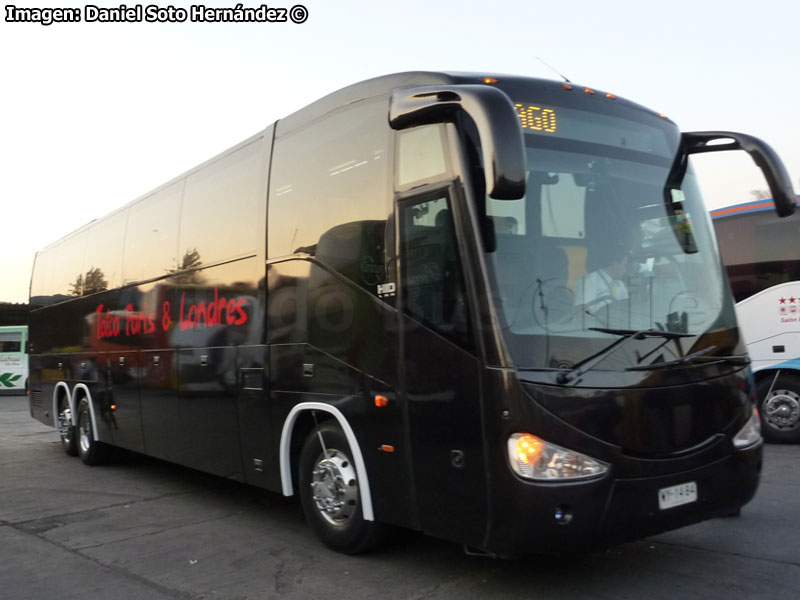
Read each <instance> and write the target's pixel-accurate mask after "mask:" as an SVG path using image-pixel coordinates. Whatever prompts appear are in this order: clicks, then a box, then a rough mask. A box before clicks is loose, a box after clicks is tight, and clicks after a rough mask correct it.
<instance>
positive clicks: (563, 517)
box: [554, 506, 572, 525]
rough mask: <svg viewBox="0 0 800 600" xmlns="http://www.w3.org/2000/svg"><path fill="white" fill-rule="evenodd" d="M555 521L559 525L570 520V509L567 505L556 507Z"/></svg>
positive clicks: (565, 523)
mask: <svg viewBox="0 0 800 600" xmlns="http://www.w3.org/2000/svg"><path fill="white" fill-rule="evenodd" d="M554 516H555V518H556V523H558V524H559V525H567V524H569V522H570V521H572V510H571V509H570V507H569V506H559V507H558V508H556V513H555V515H554Z"/></svg>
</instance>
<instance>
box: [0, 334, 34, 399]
mask: <svg viewBox="0 0 800 600" xmlns="http://www.w3.org/2000/svg"><path fill="white" fill-rule="evenodd" d="M27 342H28V327H27V325H13V326H4V327H0V394H2V395H9V394H24V393H26V392H27V391H28V354H27V352H26V351H25V350H26V346H27Z"/></svg>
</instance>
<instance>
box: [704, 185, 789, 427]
mask: <svg viewBox="0 0 800 600" xmlns="http://www.w3.org/2000/svg"><path fill="white" fill-rule="evenodd" d="M798 204H800V197H799V198H798ZM711 218H712V220H713V223H714V228H715V229H716V233H717V239H718V242H719V247H720V251H721V253H722V260H723V262H724V263H725V268H726V270H727V272H728V279H729V280H730V284H731V288H732V290H733V295H734V298H735V300H736V313H737V317H738V320H739V326H740V327H741V328H742V332H743V334H744V338H745V340H747V350H748V353H749V354H750V358H751V360H752V361H753V362H752V368H753V374H754V376H755V378H756V384H757V392H758V397H759V398H758V400H759V411H760V413H761V423H762V429H763V434H764V437H765V438H766V439H767V440H768V441H772V442H800V217H798V216H797V215H794V216H792V217H789V218H785V219H779V218H777V217H776V216H775V211H774V207H773V202H772V200H769V199H767V200H757V201H755V202H747V203H745V204H736V205H734V206H728V207H725V208H719V209H716V210H712V211H711Z"/></svg>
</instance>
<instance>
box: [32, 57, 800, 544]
mask: <svg viewBox="0 0 800 600" xmlns="http://www.w3.org/2000/svg"><path fill="white" fill-rule="evenodd" d="M730 149H741V150H744V151H747V152H748V153H750V154H751V155H752V157H753V158H754V160H755V161H756V162H757V164H758V165H759V166H760V167H761V168H762V170H763V172H764V174H765V176H766V178H767V180H768V182H769V184H770V186H771V189H772V193H773V196H774V198H775V199H776V206H777V209H778V212H779V213H781V214H787V213H789V212H791V210H793V207H794V202H793V198H794V195H793V193H792V189H791V184H790V183H789V180H788V177H787V174H786V171H785V169H784V168H783V166H782V164H781V163H780V160H779V159H778V158H777V156H775V154H774V152H773V151H772V150H771V149H770V148H769V146H767V145H766V144H764V143H763V142H761V141H759V140H757V139H755V138H752V137H750V136H746V135H743V134H737V133H731V132H703V133H683V134H681V133H680V132H679V131H678V129H677V128H676V126H675V125H674V123H672V122H671V121H670V120H668V119H667V118H665V117H664V116H663V115H660V114H657V113H654V112H652V111H650V110H647V109H645V108H643V107H641V106H639V105H637V104H634V103H632V102H629V101H627V100H624V99H622V98H617V97H615V96H614V95H612V94H606V93H603V92H600V91H598V90H593V89H589V88H583V87H579V86H574V85H572V84H568V83H560V82H552V81H542V80H537V79H529V78H521V77H510V76H509V77H504V76H500V75H497V76H494V77H485V76H483V75H472V74H451V73H424V72H419V73H403V74H397V75H390V76H385V77H380V78H377V79H372V80H369V81H365V82H362V83H359V84H356V85H353V86H350V87H347V88H344V89H342V90H340V91H337V92H335V93H333V94H331V95H329V96H327V97H325V98H323V99H321V100H319V101H317V102H315V103H313V104H311V105H309V106H307V107H306V108H304V109H302V110H300V111H298V112H296V113H294V114H292V115H290V116H288V117H287V118H285V119H282V120H280V121H277V122H276V123H274V124H273V125H271V126H269V127H268V128H267V129H266V130H264V131H262V132H260V133H258V134H257V135H256V136H254V137H252V138H250V139H248V140H246V141H245V142H243V143H241V144H239V145H238V146H236V147H234V148H232V149H230V150H228V151H227V152H225V153H223V154H221V155H219V156H218V157H216V158H214V159H212V160H210V161H209V162H207V163H205V164H203V165H200V166H199V167H197V168H196V169H193V170H191V171H189V172H188V173H185V174H184V175H182V176H180V177H178V178H177V179H175V180H173V181H171V182H169V183H167V184H165V185H164V186H162V187H160V188H159V189H157V190H155V191H153V192H152V193H150V194H147V195H145V196H143V197H142V198H139V199H138V200H136V201H134V202H132V203H130V204H128V205H126V206H123V207H122V208H120V209H118V210H116V211H115V212H113V213H111V214H110V215H108V216H106V217H105V218H103V219H100V220H97V221H94V222H92V223H90V224H89V225H87V226H85V227H84V228H82V229H80V230H78V231H76V232H74V233H72V234H70V235H68V236H67V237H65V238H63V239H62V240H60V241H59V242H57V243H55V244H53V245H51V246H49V247H47V248H46V249H44V250H43V251H41V252H39V253H38V254H37V258H36V262H35V266H34V270H33V276H32V282H31V304H32V305H33V306H35V307H36V308H35V309H34V310H33V311H32V312H31V315H30V337H31V348H30V354H31V357H30V361H31V384H30V385H31V397H30V408H31V413H32V415H33V417H35V418H36V419H38V420H40V421H42V422H43V423H46V424H50V425H53V426H55V427H57V428H58V430H59V432H60V436H61V441H62V443H63V446H64V449H65V451H66V452H67V453H68V454H71V455H78V456H80V457H81V458H82V459H83V461H84V462H86V463H88V464H95V463H98V462H100V461H102V460H104V459H106V458H107V456H108V452H109V449H110V448H111V447H114V446H116V447H121V448H125V449H128V450H132V451H134V452H140V453H145V454H148V455H151V456H155V457H158V458H161V459H164V460H167V461H172V462H175V463H179V464H182V465H187V466H189V467H192V468H195V469H200V470H203V471H207V472H210V473H214V474H217V475H220V476H223V477H228V478H231V479H235V480H238V481H243V482H247V483H249V484H252V485H255V486H260V487H263V488H266V489H268V490H275V491H282V492H283V494H285V495H292V494H294V493H295V492H298V493H299V495H300V500H301V503H302V506H303V509H304V511H305V513H306V516H307V518H308V520H309V522H310V524H311V526H312V527H313V529H314V530H315V532H316V533H317V534H318V536H319V537H320V538H321V539H322V541H323V542H324V543H325V544H327V545H328V546H330V547H331V548H334V549H336V550H339V551H343V552H349V553H355V552H360V551H364V550H366V549H368V548H369V547H371V546H373V545H374V544H376V543H377V542H378V541H379V540H380V539H382V537H383V536H384V535H385V532H386V530H387V526H402V527H407V528H411V529H415V530H420V531H423V532H426V533H428V534H430V535H433V536H438V537H441V538H444V539H448V540H453V541H456V542H459V543H462V544H464V545H465V546H466V547H469V548H472V549H475V550H479V551H483V552H487V553H492V554H496V555H515V554H526V553H539V552H573V551H583V550H587V549H592V548H596V547H600V546H605V545H608V544H613V543H618V542H621V541H624V540H629V539H634V538H638V537H641V536H644V535H650V534H654V533H656V532H660V531H664V530H668V529H673V528H676V527H680V526H683V525H686V524H689V523H694V522H697V521H700V520H703V519H707V518H710V517H714V516H719V515H725V514H730V513H735V512H736V511H738V510H739V509H740V507H741V506H742V505H744V504H745V503H747V502H748V501H749V500H750V498H751V497H752V496H753V494H754V493H755V491H756V487H757V485H758V478H759V470H760V467H761V452H762V439H761V436H760V432H759V421H758V415H757V413H756V412H755V411H754V405H753V382H752V377H751V373H750V369H749V366H748V360H747V357H746V355H745V354H744V342H743V341H742V339H741V336H740V332H739V328H738V326H737V323H736V316H735V313H734V308H733V302H732V299H731V295H730V291H729V288H728V285H727V280H726V279H725V275H724V273H723V271H722V268H721V265H720V257H719V254H718V251H717V246H716V243H715V240H714V236H713V233H712V229H711V225H710V222H709V218H708V216H707V211H706V209H705V207H704V206H703V202H702V200H701V198H700V194H699V191H698V187H697V184H696V181H695V178H694V176H693V174H692V171H691V168H690V166H689V164H688V159H689V156H690V155H691V154H693V153H697V152H706V151H716V150H730Z"/></svg>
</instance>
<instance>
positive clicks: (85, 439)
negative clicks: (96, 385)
mask: <svg viewBox="0 0 800 600" xmlns="http://www.w3.org/2000/svg"><path fill="white" fill-rule="evenodd" d="M77 438H78V439H77V442H78V456H79V457H80V459H81V460H82V461H83V462H84V463H86V464H87V465H99V464H102V463H104V462H106V461H107V460H108V458H109V456H110V453H111V448H110V447H109V446H107V445H106V444H104V443H103V442H99V441H97V440H96V439H95V437H94V426H93V423H92V413H91V410H90V408H89V400H88V399H86V398H82V399H81V401H80V403H79V404H78V425H77Z"/></svg>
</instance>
